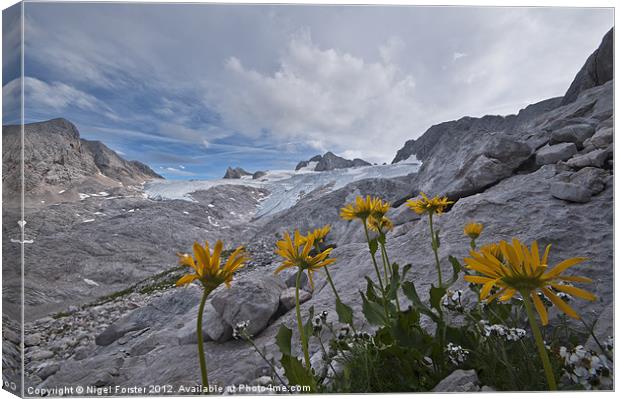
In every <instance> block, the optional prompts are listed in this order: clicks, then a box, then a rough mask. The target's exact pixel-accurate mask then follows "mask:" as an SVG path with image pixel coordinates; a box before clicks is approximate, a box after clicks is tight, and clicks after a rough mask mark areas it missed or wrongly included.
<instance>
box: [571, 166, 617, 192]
mask: <svg viewBox="0 0 620 399" xmlns="http://www.w3.org/2000/svg"><path fill="white" fill-rule="evenodd" d="M608 177H609V173H608V172H607V171H605V170H603V169H599V168H593V167H590V166H588V167H585V168H583V169H581V170H579V171H577V172H575V173H573V174H572V175H571V176H570V178H569V181H570V182H571V183H574V184H577V185H579V186H581V187H584V188H587V189H588V190H590V192H591V193H592V195H596V194H598V193H600V192H601V191H603V190H604V189H605V184H606V181H607V178H608Z"/></svg>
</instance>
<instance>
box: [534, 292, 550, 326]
mask: <svg viewBox="0 0 620 399" xmlns="http://www.w3.org/2000/svg"><path fill="white" fill-rule="evenodd" d="M530 298H532V302H534V307H535V308H536V311H537V312H538V315H539V316H540V321H541V322H542V325H543V326H546V325H547V324H549V315H548V314H547V308H546V307H545V305H544V304H543V303H542V301H541V300H540V298H539V297H538V294H536V292H532V293H531V295H530Z"/></svg>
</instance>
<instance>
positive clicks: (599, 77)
mask: <svg viewBox="0 0 620 399" xmlns="http://www.w3.org/2000/svg"><path fill="white" fill-rule="evenodd" d="M613 78H614V29H613V28H611V29H610V30H609V32H607V34H605V36H604V37H603V40H602V41H601V44H600V45H599V46H598V48H597V49H596V50H594V52H593V53H592V54H591V55H590V57H588V59H587V61H586V63H585V64H584V65H583V67H581V70H579V72H578V73H577V76H575V79H574V80H573V83H572V84H571V85H570V87H569V88H568V90H567V91H566V94H565V95H564V98H563V99H562V105H564V104H569V103H571V102H573V101H575V100H576V99H577V96H578V95H579V93H581V92H582V91H584V90H586V89H589V88H591V87H595V86H600V85H602V84H603V83H606V82H608V81H610V80H612V79H613Z"/></svg>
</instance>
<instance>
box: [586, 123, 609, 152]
mask: <svg viewBox="0 0 620 399" xmlns="http://www.w3.org/2000/svg"><path fill="white" fill-rule="evenodd" d="M613 141H614V129H613V127H605V128H602V129H599V130H597V131H596V133H594V135H593V136H592V137H590V138H589V139H588V140H586V141H584V143H583V144H584V145H585V146H586V147H587V146H592V147H594V148H607V147H609V146H610V145H611V144H612V143H613Z"/></svg>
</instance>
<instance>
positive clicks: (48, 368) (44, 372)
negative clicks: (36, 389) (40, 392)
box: [35, 363, 60, 380]
mask: <svg viewBox="0 0 620 399" xmlns="http://www.w3.org/2000/svg"><path fill="white" fill-rule="evenodd" d="M58 370H60V365H59V364H58V363H44V364H42V365H41V366H39V367H38V368H37V371H36V372H35V374H36V375H37V376H38V377H39V378H40V379H42V380H45V379H46V378H48V377H49V376H51V375H54V374H56V373H57V372H58Z"/></svg>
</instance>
